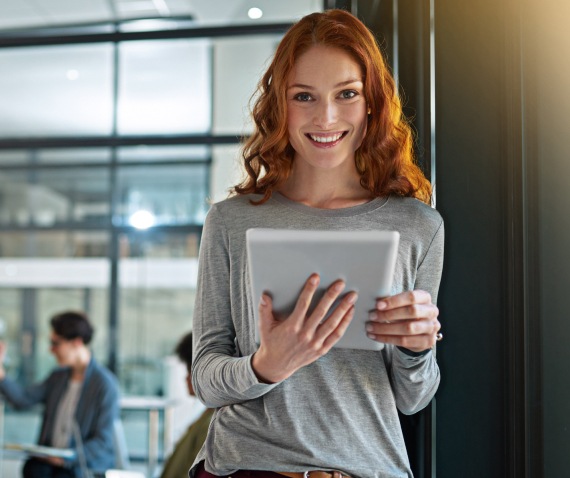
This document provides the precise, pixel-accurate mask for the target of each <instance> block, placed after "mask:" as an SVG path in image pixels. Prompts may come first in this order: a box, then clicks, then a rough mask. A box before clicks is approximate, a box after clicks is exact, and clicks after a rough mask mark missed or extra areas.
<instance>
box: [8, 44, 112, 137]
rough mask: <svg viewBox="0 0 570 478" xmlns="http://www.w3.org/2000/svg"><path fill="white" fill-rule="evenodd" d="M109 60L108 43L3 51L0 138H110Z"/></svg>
mask: <svg viewBox="0 0 570 478" xmlns="http://www.w3.org/2000/svg"><path fill="white" fill-rule="evenodd" d="M112 60H113V53H112V45H111V44H107V43H101V44H88V45H65V46H46V47H28V48H3V49H1V50H0V71H2V72H4V74H2V75H0V91H2V92H4V93H5V94H4V95H3V96H2V101H0V137H27V136H69V137H70V136H82V135H108V134H110V133H111V130H112V112H113V108H112V99H113V94H112V86H113V80H112V65H113V62H112ZM70 71H75V72H76V74H75V75H70ZM8 92H9V94H7V93H8Z"/></svg>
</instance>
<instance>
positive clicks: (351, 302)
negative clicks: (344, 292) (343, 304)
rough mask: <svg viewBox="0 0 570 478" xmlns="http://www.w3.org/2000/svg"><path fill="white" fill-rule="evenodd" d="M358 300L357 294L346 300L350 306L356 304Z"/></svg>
mask: <svg viewBox="0 0 570 478" xmlns="http://www.w3.org/2000/svg"><path fill="white" fill-rule="evenodd" d="M356 299H358V294H357V293H356V292H353V293H351V294H349V295H348V297H347V299H346V300H347V302H348V303H349V304H354V303H355V302H356Z"/></svg>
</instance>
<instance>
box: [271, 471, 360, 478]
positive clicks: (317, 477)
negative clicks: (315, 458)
mask: <svg viewBox="0 0 570 478" xmlns="http://www.w3.org/2000/svg"><path fill="white" fill-rule="evenodd" d="M277 473H279V474H280V475H285V476H288V477H289V478H350V476H349V475H345V474H343V473H341V472H340V471H321V470H315V471H305V472H304V473H302V472H297V473H286V472H284V471H278V472H277Z"/></svg>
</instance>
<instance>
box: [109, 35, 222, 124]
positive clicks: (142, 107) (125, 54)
mask: <svg viewBox="0 0 570 478" xmlns="http://www.w3.org/2000/svg"><path fill="white" fill-rule="evenodd" d="M119 58H120V67H119V79H120V85H119V105H118V107H119V113H118V116H119V117H118V124H119V134H122V135H140V134H188V133H207V132H208V131H209V130H210V123H211V112H210V108H211V107H210V105H211V95H212V93H211V86H210V85H211V74H210V73H211V46H210V41H209V40H155V41H132V42H125V43H122V44H120V56H119Z"/></svg>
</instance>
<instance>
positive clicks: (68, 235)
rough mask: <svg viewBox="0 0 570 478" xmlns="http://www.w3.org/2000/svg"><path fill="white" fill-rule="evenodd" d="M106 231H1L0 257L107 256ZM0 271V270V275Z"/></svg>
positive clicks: (107, 240) (107, 237)
mask: <svg viewBox="0 0 570 478" xmlns="http://www.w3.org/2000/svg"><path fill="white" fill-rule="evenodd" d="M108 255H109V235H108V233H107V232H94V231H93V232H92V231H49V232H41V231H40V232H37V231H30V232H3V233H1V234H0V257H1V258H4V259H5V258H23V257H34V258H40V257H107V256H108ZM1 273H2V271H1V270H0V277H1Z"/></svg>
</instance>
